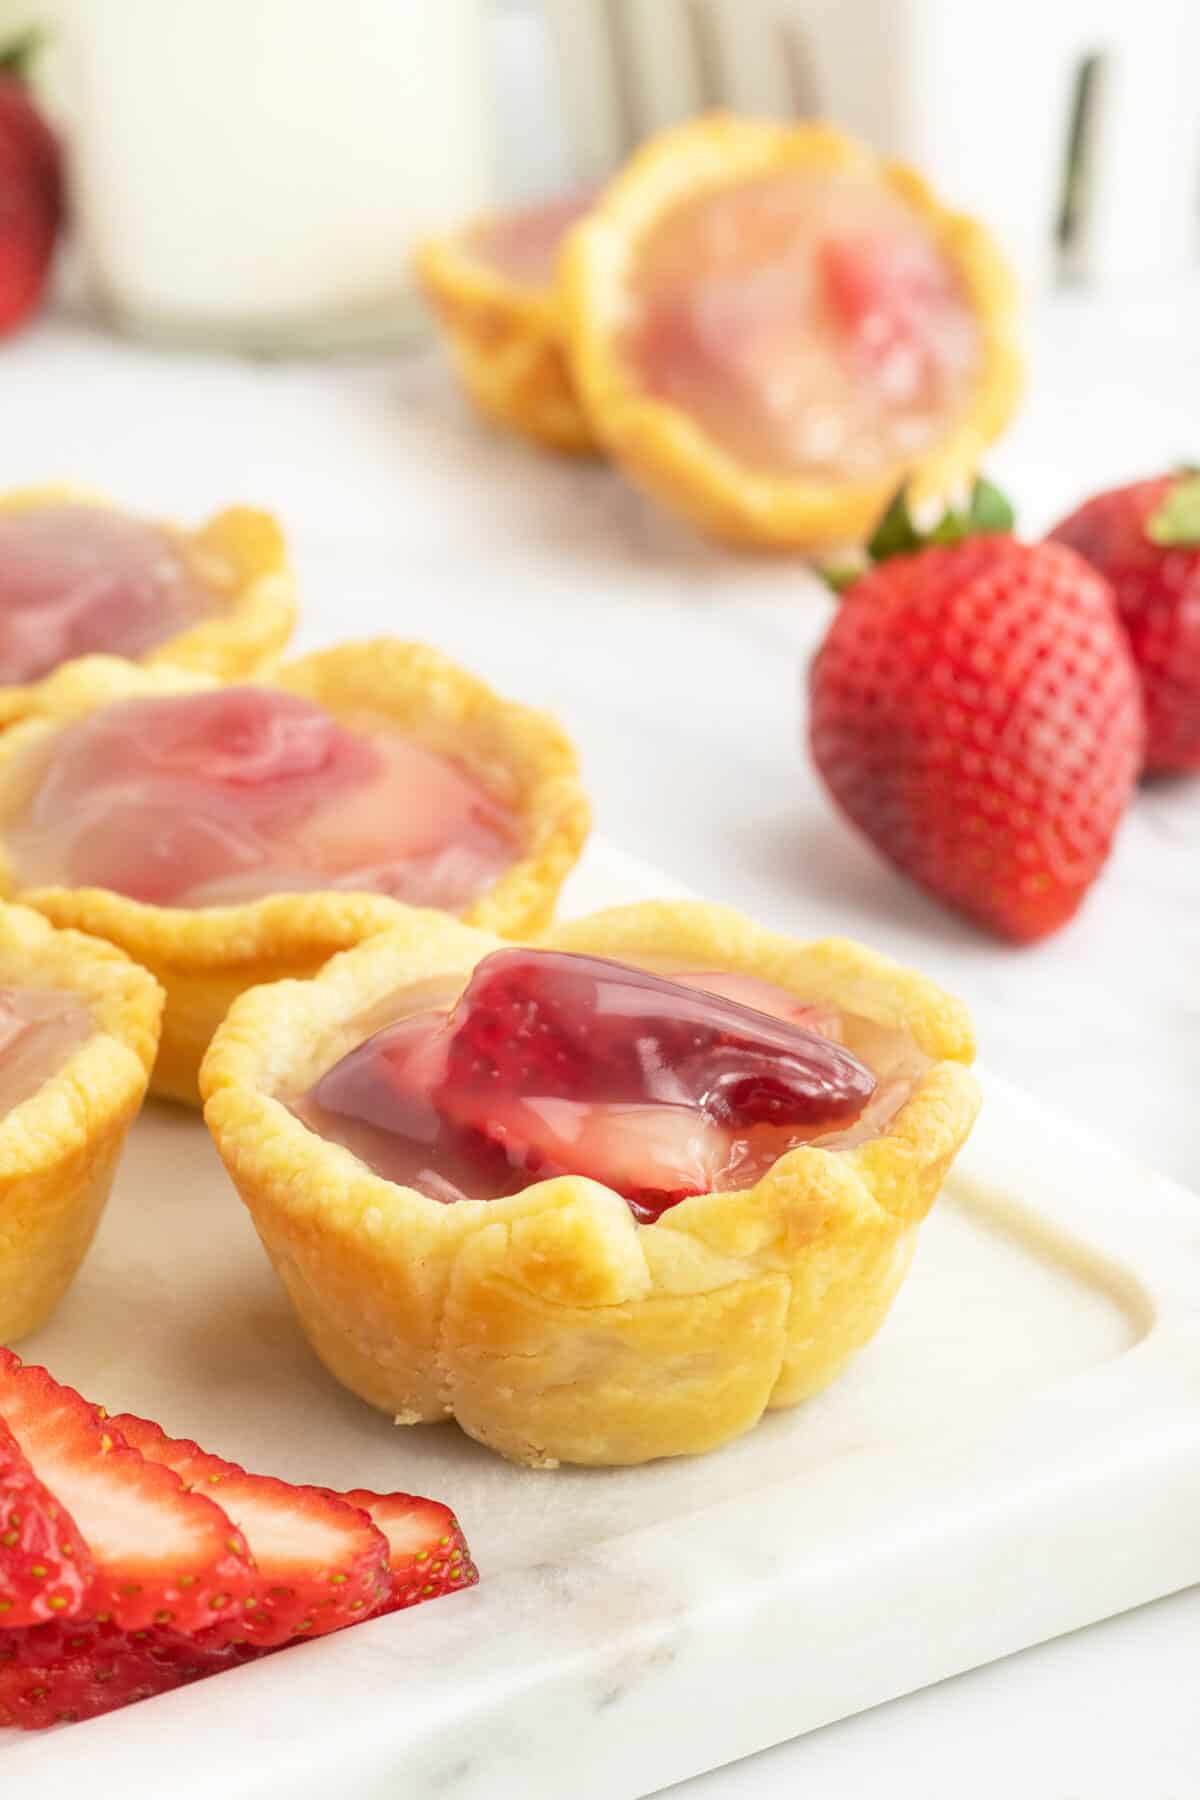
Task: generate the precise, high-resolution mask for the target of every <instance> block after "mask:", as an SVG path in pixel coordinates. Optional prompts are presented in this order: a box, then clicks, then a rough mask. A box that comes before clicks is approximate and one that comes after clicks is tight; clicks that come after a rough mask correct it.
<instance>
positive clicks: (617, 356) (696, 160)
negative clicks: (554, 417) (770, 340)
mask: <svg viewBox="0 0 1200 1800" xmlns="http://www.w3.org/2000/svg"><path fill="white" fill-rule="evenodd" d="M818 173H819V174H822V175H828V176H829V177H831V178H837V179H843V178H844V179H849V180H853V181H856V182H859V183H862V184H872V185H873V186H874V187H875V188H877V189H879V190H882V192H883V194H884V195H885V196H886V197H890V201H892V202H895V203H896V208H897V211H898V213H900V214H904V215H907V218H908V220H909V223H910V225H911V226H913V227H915V228H917V230H918V231H919V232H920V233H921V234H923V237H924V239H925V241H926V242H927V243H928V244H929V245H930V246H931V247H932V249H933V251H934V252H935V253H936V254H937V255H938V257H939V258H940V259H941V260H942V263H943V265H944V266H945V268H946V269H947V270H948V271H949V272H950V273H951V275H952V276H953V278H954V279H956V281H957V284H958V287H959V290H960V293H961V297H962V300H963V302H964V303H965V308H966V312H967V314H968V316H969V317H970V318H971V319H972V320H973V321H974V327H975V331H976V333H977V348H976V355H975V359H974V364H973V368H972V372H971V375H970V378H969V382H968V383H967V386H966V390H965V393H964V395H963V397H962V399H961V404H959V405H957V406H956V408H955V409H954V411H953V413H952V414H951V415H950V416H948V417H946V418H945V419H944V421H942V423H941V428H940V429H939V430H937V431H936V432H935V433H934V435H933V436H932V437H931V438H930V439H929V440H928V441H927V442H925V443H924V444H923V445H922V447H921V448H920V449H919V451H914V452H913V453H911V454H908V455H904V456H900V455H897V456H896V457H895V458H894V459H892V460H889V461H887V462H886V464H885V465H884V466H881V467H879V468H877V469H875V470H873V471H872V472H871V473H870V474H869V475H866V476H855V475H851V474H845V475H843V474H841V473H838V474H830V473H828V472H819V473H805V472H803V471H802V470H797V471H795V472H789V471H788V470H787V469H785V468H773V467H767V466H763V465H761V464H759V463H756V462H754V461H751V460H748V459H747V458H746V457H745V456H744V455H741V454H739V453H738V452H737V451H735V450H734V449H732V448H731V447H730V446H729V444H728V443H726V442H723V441H722V439H721V438H720V437H719V436H717V435H715V434H714V432H713V430H712V429H711V428H710V427H709V425H706V424H705V423H703V422H702V421H701V420H700V418H699V417H697V416H696V415H695V413H694V412H693V411H692V410H685V409H684V407H683V406H682V405H680V404H675V403H672V402H671V401H669V400H667V399H663V398H659V397H656V395H655V394H654V393H653V392H651V391H650V389H649V388H648V387H647V385H646V382H645V380H644V379H643V378H642V377H641V376H640V375H639V373H638V371H637V369H636V367H635V366H634V363H633V361H632V360H631V359H630V357H629V356H628V355H627V353H626V348H625V342H624V340H625V336H626V333H627V330H628V327H629V323H630V318H631V312H632V309H633V305H634V299H633V295H634V284H635V281H636V278H637V273H638V269H639V266H640V263H641V259H642V257H643V254H644V252H645V251H646V250H647V248H648V247H649V246H651V245H652V244H653V243H654V241H655V238H656V234H658V233H659V232H661V230H662V228H663V226H664V224H665V223H670V222H671V221H672V220H673V219H674V218H676V217H678V216H679V215H680V214H681V212H682V210H684V209H687V208H689V207H695V206H696V205H697V204H698V203H701V202H704V201H705V200H707V199H715V198H718V197H720V196H723V195H728V194H732V193H735V192H736V191H737V190H739V189H741V188H750V187H752V186H753V185H754V184H756V183H762V182H769V181H771V180H773V179H775V178H787V177H789V176H790V175H793V174H794V175H799V176H803V175H806V174H818ZM731 285H732V283H731ZM734 291H735V292H736V288H735V289H734ZM559 299H560V305H561V309H562V317H563V320H564V323H565V330H566V338H567V344H568V347H569V351H570V358H571V366H572V370H573V374H574V379H575V383H576V387H577V389H578V392H579V395H580V398H581V400H582V402H583V406H584V409H585V411H586V413H587V416H588V418H589V420H590V422H591V426H592V429H593V431H594V432H595V433H596V435H597V437H598V438H599V440H600V442H601V444H602V445H603V446H604V448H605V449H606V450H607V451H608V452H609V453H610V454H611V455H612V456H613V457H614V458H615V460H616V461H617V462H619V463H620V465H621V466H622V468H623V469H624V470H625V472H626V473H627V474H628V475H629V476H630V477H631V478H632V479H633V480H634V481H635V482H637V483H638V484H639V485H640V486H641V487H643V488H644V489H646V490H647V492H649V493H650V494H652V495H653V496H655V497H656V498H657V499H658V500H660V501H662V502H663V504H664V505H666V506H668V507H669V508H671V509H672V510H673V511H675V512H677V513H679V514H681V515H682V516H683V517H685V518H687V519H690V520H691V521H692V522H693V523H694V524H696V525H698V526H699V527H701V529H702V530H704V531H706V532H708V533H710V534H711V535H712V536H714V537H717V538H720V539H724V540H726V541H728V542H730V543H734V544H741V545H747V546H753V547H759V548H764V549H780V550H816V549H823V548H827V547H830V546H840V545H846V544H852V543H858V542H861V541H863V540H865V539H866V538H867V537H868V536H869V535H870V531H871V529H872V527H873V526H874V525H875V523H876V522H877V521H878V519H879V518H880V517H881V516H882V514H883V512H884V510H885V508H886V506H887V503H888V502H889V500H890V499H891V498H892V497H893V496H894V494H895V492H896V489H897V488H898V486H899V485H900V484H901V482H902V481H906V482H908V484H909V487H910V491H911V493H912V495H913V497H914V498H915V499H916V500H918V501H921V500H925V499H928V498H931V497H933V496H943V495H945V494H946V493H948V492H949V491H950V490H952V489H954V488H955V487H956V486H957V485H958V484H959V483H961V482H963V481H965V480H967V479H968V478H969V477H970V476H971V475H972V474H973V472H974V471H975V469H976V466H977V464H978V462H979V458H980V456H981V454H982V452H983V451H984V449H985V448H986V446H987V445H988V444H990V443H991V442H992V440H993V439H994V438H995V437H997V436H998V435H999V433H1000V432H1001V431H1002V430H1003V428H1004V426H1005V425H1006V424H1007V422H1008V420H1009V418H1010V416H1011V414H1012V412H1013V411H1014V408H1015V406H1016V403H1017V400H1018V398H1019V395H1020V389H1021V359H1020V354H1019V350H1018V334H1017V305H1016V296H1015V289H1014V285H1013V281H1012V278H1011V276H1010V273H1009V270H1008V268H1007V265H1006V263H1005V261H1004V259H1003V257H1002V255H1001V253H1000V251H999V250H998V249H997V247H996V245H995V243H994V241H993V239H992V238H991V236H990V234H989V233H988V232H987V230H986V229H985V228H984V226H983V225H981V224H980V223H978V222H977V221H976V220H974V219H972V218H969V217H968V216H966V215H965V214H963V213H958V212H952V211H950V210H949V209H948V208H947V207H945V206H944V205H943V204H942V202H941V201H940V200H938V199H937V197H936V196H935V195H934V193H933V192H932V190H931V189H930V188H929V187H928V186H927V184H926V183H925V181H924V180H923V179H922V178H921V177H920V176H919V175H918V174H916V172H915V171H914V170H912V169H910V168H907V167H905V166H904V165H902V164H899V163H890V162H882V161H880V160H879V159H877V158H876V157H875V156H874V155H873V154H872V153H871V152H870V151H869V150H868V149H867V148H866V147H865V146H864V145H862V144H860V143H858V142H857V141H856V140H855V139H853V138H851V137H848V136H847V135H846V134H845V133H843V132H841V131H838V130H836V129H834V128H833V127H832V126H829V125H825V124H822V123H818V122H804V123H798V124H797V123H793V124H773V123H768V122H767V121H764V120H754V119H744V118H736V117H732V116H728V115H725V114H712V115H709V116H706V117H702V118H699V119H694V120H691V121H689V122H687V123H685V124H683V125H680V126H677V127H674V128H672V129H670V130H667V131H665V132H663V133H662V134H661V135H660V136H658V137H656V138H654V139H652V140H651V141H650V142H649V143H648V144H646V145H645V146H644V147H643V148H642V149H641V150H640V151H639V152H638V153H637V154H636V155H635V156H634V157H633V158H632V160H631V161H630V162H629V163H628V164H627V165H626V167H625V169H624V170H623V171H622V173H621V174H620V175H619V176H618V177H617V178H616V180H615V181H614V182H613V183H612V185H611V186H610V187H609V188H608V189H607V190H606V191H605V193H604V195H603V196H602V198H601V199H600V200H599V202H598V203H597V205H596V206H595V207H594V209H593V210H592V211H591V212H590V213H589V215H588V216H587V217H586V218H585V219H584V220H583V221H582V223H580V224H579V225H577V226H576V227H575V229H574V230H573V231H572V232H571V234H570V237H569V238H568V240H567V242H566V245H565V246H564V250H563V254H562V259H561V263H560V277H559ZM699 329H700V330H701V331H702V332H703V333H704V334H705V335H708V334H710V333H713V332H717V331H718V326H717V325H716V324H714V323H711V322H710V323H704V324H703V325H702V326H701V327H700V328H699ZM719 331H720V333H721V334H723V333H724V332H725V326H724V325H721V326H720V327H719ZM754 335H757V336H758V337H759V338H760V339H761V331H760V330H759V331H756V333H755V334H754ZM781 373H782V375H783V377H785V378H786V377H787V376H788V371H787V370H784V371H782V372H781ZM812 410H813V412H815V411H816V410H817V408H816V407H815V406H814V407H813V409H812Z"/></svg>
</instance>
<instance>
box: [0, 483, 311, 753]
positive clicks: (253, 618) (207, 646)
mask: <svg viewBox="0 0 1200 1800" xmlns="http://www.w3.org/2000/svg"><path fill="white" fill-rule="evenodd" d="M111 504H112V503H111V502H110V501H107V500H105V499H103V498H102V497H101V496H99V495H97V494H94V493H92V492H91V491H90V490H89V489H86V488H77V487H73V486H70V485H67V484H66V483H58V484H53V485H47V486H44V487H30V488H19V489H16V490H15V491H14V492H11V493H8V494H0V511H3V512H26V511H28V510H30V509H31V508H33V507H40V506H63V505H71V506H109V505H111ZM173 529H175V535H176V536H177V537H178V538H179V539H180V540H181V541H182V543H183V544H184V546H185V548H186V549H187V550H188V551H190V552H191V554H192V555H193V556H194V558H195V560H196V566H197V572H198V573H199V574H200V576H201V578H202V579H203V575H204V568H205V564H206V563H207V564H209V565H210V566H213V567H214V568H217V569H219V570H221V571H222V578H218V579H214V581H213V583H212V591H213V594H214V597H215V598H216V599H217V600H218V601H219V603H220V609H219V611H218V612H216V613H215V614H213V615H211V616H210V617H209V618H206V619H201V620H198V621H197V623H196V624H195V625H192V626H190V627H189V629H188V630H187V631H183V632H180V633H179V634H178V635H177V636H175V637H173V638H168V639H167V640H166V642H165V643H162V644H158V645H156V646H155V648H154V649H153V650H149V651H147V653H146V654H145V656H143V657H140V658H139V659H138V660H139V662H140V663H141V665H142V666H143V667H153V666H155V665H156V664H159V663H169V664H171V665H172V666H173V667H175V668H180V669H196V670H199V671H201V672H202V673H204V674H207V675H215V676H216V677H217V678H218V679H219V680H222V681H245V680H249V679H250V678H251V677H252V676H254V675H257V674H260V673H261V672H262V671H263V670H264V669H265V668H267V667H268V666H269V665H270V664H271V662H272V661H273V660H274V659H275V658H276V657H277V656H278V655H279V652H280V651H281V650H282V649H283V647H284V645H285V644H286V643H287V641H288V639H289V638H290V637H291V635H292V631H293V629H294V628H295V624H296V592H295V582H294V580H293V577H292V573H291V569H290V567H289V565H288V555H287V545H286V543H285V541H284V536H283V532H282V530H281V528H280V526H279V524H278V522H277V521H276V520H275V519H274V518H273V517H272V516H271V514H270V513H266V512H259V511H257V510H255V509H254V508H253V507H249V506H230V507H227V508H226V509H225V511H224V512H219V513H216V514H215V515H214V516H213V517H212V518H211V519H209V520H208V521H207V523H205V524H204V525H201V526H199V527H198V528H197V529H196V530H195V531H188V532H182V531H178V530H177V529H176V528H173ZM230 574H231V576H232V579H230ZM58 673H59V671H58V670H54V671H53V672H52V673H51V674H50V675H48V676H46V677H44V678H43V679H42V680H41V681H36V682H30V683H28V684H27V685H24V686H14V687H5V688H0V727H3V726H6V725H12V724H15V723H16V721H17V720H19V719H24V718H28V717H29V715H30V714H31V713H37V712H40V711H42V710H43V691H44V689H45V686H46V682H47V681H51V682H52V681H54V680H55V678H56V676H57V675H58Z"/></svg>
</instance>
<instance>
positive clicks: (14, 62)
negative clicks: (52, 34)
mask: <svg viewBox="0 0 1200 1800" xmlns="http://www.w3.org/2000/svg"><path fill="white" fill-rule="evenodd" d="M44 42H45V37H44V34H43V33H42V32H40V31H39V30H38V29H37V27H36V26H35V27H33V28H32V29H31V30H29V31H26V32H23V33H22V34H21V36H20V37H18V38H14V39H13V41H12V43H11V44H6V45H5V47H4V48H3V49H2V50H0V75H11V76H12V78H13V80H14V81H21V82H27V81H29V80H30V79H31V77H32V75H33V65H34V63H35V61H36V60H37V57H38V54H39V52H40V51H41V49H42V46H43V44H44Z"/></svg>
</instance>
